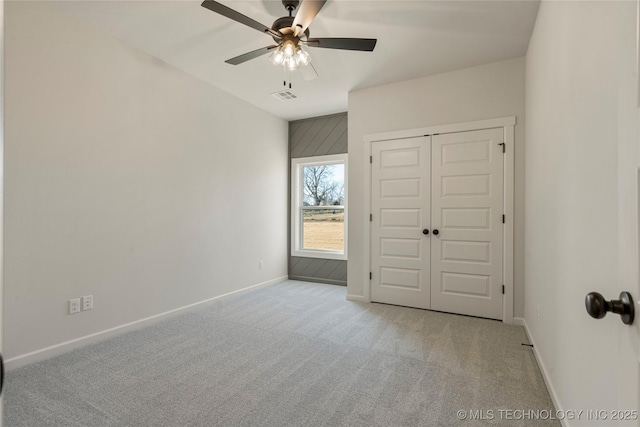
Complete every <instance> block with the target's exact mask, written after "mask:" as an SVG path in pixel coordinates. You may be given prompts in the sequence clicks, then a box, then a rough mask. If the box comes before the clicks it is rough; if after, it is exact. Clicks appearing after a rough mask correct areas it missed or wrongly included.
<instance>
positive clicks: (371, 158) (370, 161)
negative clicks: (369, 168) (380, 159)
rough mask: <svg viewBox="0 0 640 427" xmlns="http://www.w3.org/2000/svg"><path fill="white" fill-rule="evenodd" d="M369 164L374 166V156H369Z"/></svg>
mask: <svg viewBox="0 0 640 427" xmlns="http://www.w3.org/2000/svg"><path fill="white" fill-rule="evenodd" d="M369 163H371V164H373V156H369Z"/></svg>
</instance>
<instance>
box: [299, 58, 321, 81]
mask: <svg viewBox="0 0 640 427" xmlns="http://www.w3.org/2000/svg"><path fill="white" fill-rule="evenodd" d="M299 70H300V74H302V78H303V79H304V81H305V82H308V81H310V80H313V79H317V78H318V72H317V71H316V69H315V67H314V66H313V64H311V63H309V64H307V65H305V66H304V67H302V68H300V69H299Z"/></svg>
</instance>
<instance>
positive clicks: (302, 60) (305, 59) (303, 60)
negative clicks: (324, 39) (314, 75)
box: [296, 46, 311, 67]
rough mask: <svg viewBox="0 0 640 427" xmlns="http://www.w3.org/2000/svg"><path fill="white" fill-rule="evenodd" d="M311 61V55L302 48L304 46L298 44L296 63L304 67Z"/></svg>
mask: <svg viewBox="0 0 640 427" xmlns="http://www.w3.org/2000/svg"><path fill="white" fill-rule="evenodd" d="M310 62H311V55H309V53H307V52H306V51H304V50H302V48H301V47H299V46H298V49H297V51H296V63H297V64H298V65H299V66H302V67H304V66H305V65H309V63H310Z"/></svg>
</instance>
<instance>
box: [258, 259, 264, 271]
mask: <svg viewBox="0 0 640 427" xmlns="http://www.w3.org/2000/svg"><path fill="white" fill-rule="evenodd" d="M262 267H264V263H263V262H262V261H260V262H259V263H258V268H259V269H260V270H262Z"/></svg>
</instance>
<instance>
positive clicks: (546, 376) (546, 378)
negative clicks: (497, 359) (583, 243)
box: [513, 318, 570, 427]
mask: <svg viewBox="0 0 640 427" xmlns="http://www.w3.org/2000/svg"><path fill="white" fill-rule="evenodd" d="M517 319H518V321H520V322H522V326H524V331H525V333H526V334H527V338H528V339H529V342H530V343H531V344H532V345H533V349H532V350H533V354H534V356H535V358H536V361H537V362H538V367H539V368H540V372H542V378H543V379H544V383H545V384H546V385H547V390H549V395H550V396H551V401H552V402H553V405H554V406H555V407H556V410H558V411H562V410H563V409H562V405H561V404H560V400H559V399H558V395H557V394H556V390H555V388H554V387H553V383H552V382H551V377H550V376H549V371H547V368H546V366H545V364H544V361H543V360H542V358H541V357H540V353H538V348H537V346H536V342H535V339H534V338H533V335H531V331H530V330H529V326H527V321H526V320H525V319H522V318H517ZM513 321H514V323H515V322H516V318H514V319H513ZM560 424H562V426H563V427H570V426H569V421H568V420H567V419H566V418H564V419H561V420H560Z"/></svg>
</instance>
